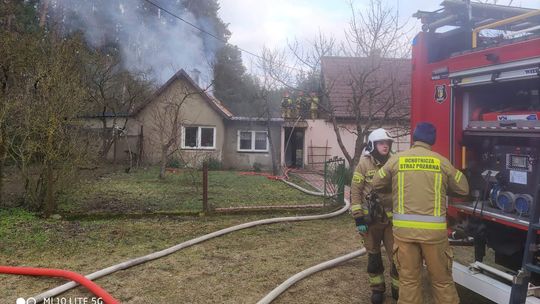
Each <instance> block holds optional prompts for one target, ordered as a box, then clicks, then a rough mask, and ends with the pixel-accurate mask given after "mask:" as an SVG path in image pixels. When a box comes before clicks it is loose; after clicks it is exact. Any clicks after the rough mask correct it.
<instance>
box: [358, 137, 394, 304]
mask: <svg viewBox="0 0 540 304" xmlns="http://www.w3.org/2000/svg"><path fill="white" fill-rule="evenodd" d="M391 146H392V139H391V138H390V136H388V133H387V132H386V130H384V129H382V128H381V129H376V130H374V131H373V132H371V134H370V135H369V137H368V143H367V147H366V151H365V154H364V155H362V156H361V158H360V161H359V163H358V166H357V167H356V169H355V172H354V175H353V179H352V183H351V213H352V216H353V218H354V219H355V223H356V226H357V230H358V232H359V233H360V234H361V235H362V237H363V239H364V245H365V247H366V250H367V251H368V266H367V272H368V275H369V285H370V287H371V291H372V294H371V303H383V301H384V292H385V290H386V286H385V282H384V266H383V260H382V256H381V242H382V243H383V244H384V246H385V248H386V252H387V255H388V258H389V260H390V264H391V265H392V270H391V272H390V274H391V277H392V283H391V286H392V288H391V290H392V296H393V297H394V298H395V299H397V296H398V288H399V282H398V276H397V270H396V267H395V266H394V265H393V263H392V255H391V253H392V244H393V241H394V240H393V237H392V197H391V194H389V193H388V194H374V192H373V191H372V190H373V189H372V186H371V180H372V178H373V176H374V174H375V173H376V172H377V170H379V169H380V168H381V167H382V166H383V165H384V164H385V163H386V161H387V160H388V158H389V156H390V148H391Z"/></svg>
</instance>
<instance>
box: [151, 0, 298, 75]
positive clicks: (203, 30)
mask: <svg viewBox="0 0 540 304" xmlns="http://www.w3.org/2000/svg"><path fill="white" fill-rule="evenodd" d="M144 1H146V2H147V3H148V4H150V5H152V6H154V7H156V8H158V9H160V10H162V11H164V12H166V13H167V14H169V15H171V16H173V17H174V18H176V19H178V20H180V21H182V22H184V23H186V24H187V25H189V26H191V27H193V28H194V29H196V30H198V31H200V32H201V33H204V34H206V35H208V36H210V37H212V38H214V39H216V40H217V41H220V42H222V43H224V44H227V45H230V46H233V47H236V48H237V49H238V50H240V51H242V52H244V53H246V54H249V55H251V56H253V57H256V58H259V59H261V60H264V61H268V60H267V59H266V58H264V57H262V56H260V55H257V54H255V53H253V52H251V51H249V50H246V49H244V48H241V47H239V46H237V45H234V44H231V43H229V42H227V40H225V39H222V38H220V37H218V36H216V35H214V34H212V33H210V32H209V31H207V30H205V29H203V28H201V27H199V26H197V25H196V24H193V23H192V22H189V21H188V20H186V19H184V18H182V17H180V16H178V15H177V14H175V13H174V12H171V11H170V10H168V9H166V8H164V7H163V6H161V5H159V4H157V3H155V2H154V1H152V0H144ZM280 65H281V66H283V67H286V68H289V69H292V70H297V71H301V72H303V70H302V69H299V68H295V67H291V66H287V65H283V64H280Z"/></svg>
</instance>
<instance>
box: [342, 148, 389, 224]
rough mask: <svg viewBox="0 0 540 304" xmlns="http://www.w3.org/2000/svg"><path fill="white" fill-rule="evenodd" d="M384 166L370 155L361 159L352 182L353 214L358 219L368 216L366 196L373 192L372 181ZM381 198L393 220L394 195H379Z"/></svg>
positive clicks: (385, 209)
mask: <svg viewBox="0 0 540 304" xmlns="http://www.w3.org/2000/svg"><path fill="white" fill-rule="evenodd" d="M382 166H383V164H382V163H380V162H379V161H378V160H376V159H375V158H374V157H373V156H371V155H370V154H367V155H362V157H361V158H360V161H359V162H358V165H357V166H356V169H355V170H354V174H353V178H352V181H351V212H352V215H353V217H355V218H357V217H361V216H364V215H366V214H368V204H367V202H366V195H367V194H369V193H370V192H371V191H372V190H373V187H372V186H371V180H372V179H373V176H374V175H375V174H376V173H377V170H379V169H380V168H381V167H382ZM379 198H380V201H381V205H382V206H383V208H384V211H385V212H386V213H387V216H388V217H389V218H391V217H392V195H391V194H390V193H379Z"/></svg>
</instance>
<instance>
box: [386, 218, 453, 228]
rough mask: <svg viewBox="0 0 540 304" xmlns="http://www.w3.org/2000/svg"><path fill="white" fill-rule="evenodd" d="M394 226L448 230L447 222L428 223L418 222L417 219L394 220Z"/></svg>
mask: <svg viewBox="0 0 540 304" xmlns="http://www.w3.org/2000/svg"><path fill="white" fill-rule="evenodd" d="M392 224H393V225H394V227H399V228H414V229H428V230H446V223H426V222H416V221H400V220H396V219H395V218H394V220H393V221H392Z"/></svg>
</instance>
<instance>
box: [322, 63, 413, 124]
mask: <svg viewBox="0 0 540 304" xmlns="http://www.w3.org/2000/svg"><path fill="white" fill-rule="evenodd" d="M321 68H322V76H323V81H324V87H325V90H326V92H327V93H328V99H329V100H328V101H329V104H330V105H331V106H332V108H333V110H334V115H335V117H336V118H344V119H347V118H355V117H356V115H360V116H361V117H372V118H389V119H408V118H409V113H410V108H409V100H410V78H411V60H410V59H397V58H379V57H323V58H322V59H321ZM356 108H357V109H358V110H356V111H355V109H356Z"/></svg>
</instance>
